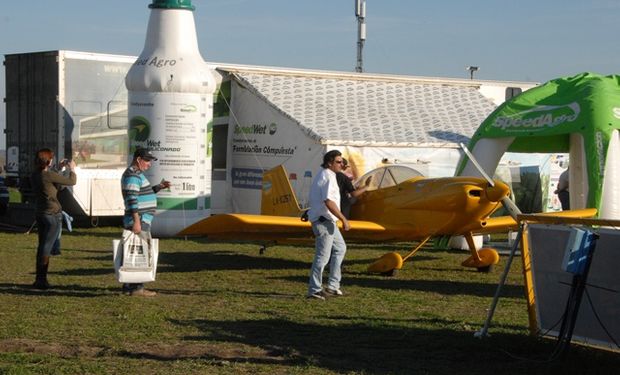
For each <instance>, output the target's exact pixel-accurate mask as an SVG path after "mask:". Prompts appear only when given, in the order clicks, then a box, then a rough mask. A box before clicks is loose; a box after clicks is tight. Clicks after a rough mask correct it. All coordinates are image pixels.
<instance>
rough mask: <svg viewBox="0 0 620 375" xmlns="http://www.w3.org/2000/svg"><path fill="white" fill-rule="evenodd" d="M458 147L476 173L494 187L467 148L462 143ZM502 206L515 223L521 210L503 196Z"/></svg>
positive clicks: (493, 183) (493, 182)
mask: <svg viewBox="0 0 620 375" xmlns="http://www.w3.org/2000/svg"><path fill="white" fill-rule="evenodd" d="M459 146H460V147H461V149H462V150H463V152H464V153H465V155H467V157H468V158H469V161H471V163H472V164H473V165H474V167H476V169H477V170H478V172H480V174H481V175H482V177H484V179H485V180H487V182H488V183H489V185H491V186H492V187H494V186H495V181H493V179H492V178H491V177H489V175H488V174H487V173H486V172H485V171H484V169H482V167H481V166H480V164H479V163H478V160H476V158H475V157H474V155H473V154H472V153H471V152H470V151H469V150H468V149H467V146H465V145H464V144H463V143H459ZM502 205H503V206H504V208H505V209H506V211H508V214H509V215H510V216H512V218H513V219H515V221H517V215H519V214H520V213H521V210H520V209H519V207H517V205H516V204H515V202H513V201H512V200H511V199H510V197H508V196H505V197H503V198H502Z"/></svg>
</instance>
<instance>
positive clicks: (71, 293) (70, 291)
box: [0, 284, 120, 298]
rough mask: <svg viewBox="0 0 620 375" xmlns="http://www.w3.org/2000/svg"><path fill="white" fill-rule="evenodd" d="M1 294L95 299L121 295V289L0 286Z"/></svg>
mask: <svg viewBox="0 0 620 375" xmlns="http://www.w3.org/2000/svg"><path fill="white" fill-rule="evenodd" d="M0 294H13V295H22V296H41V297H58V296H63V297H81V298H95V297H102V296H108V295H110V294H120V287H119V288H94V287H85V286H81V285H54V286H53V287H52V288H51V289H48V290H39V289H34V288H33V287H32V285H31V284H0Z"/></svg>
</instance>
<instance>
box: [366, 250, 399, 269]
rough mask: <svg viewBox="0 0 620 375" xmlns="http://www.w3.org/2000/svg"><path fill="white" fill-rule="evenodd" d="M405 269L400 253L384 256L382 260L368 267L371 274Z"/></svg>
mask: <svg viewBox="0 0 620 375" xmlns="http://www.w3.org/2000/svg"><path fill="white" fill-rule="evenodd" d="M402 267H403V258H402V257H401V256H400V254H399V253H396V252H392V253H387V254H385V255H383V256H382V257H381V258H379V259H377V260H376V261H374V262H373V263H372V264H371V265H369V266H368V272H370V273H378V274H383V273H388V272H392V271H394V270H396V269H400V268H402Z"/></svg>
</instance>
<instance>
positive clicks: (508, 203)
mask: <svg viewBox="0 0 620 375" xmlns="http://www.w3.org/2000/svg"><path fill="white" fill-rule="evenodd" d="M502 205H503V206H504V208H505V209H506V211H508V215H510V216H512V218H513V219H515V221H516V222H518V220H517V215H519V214H521V210H520V209H519V207H517V205H516V204H515V202H513V201H512V199H510V197H504V198H502Z"/></svg>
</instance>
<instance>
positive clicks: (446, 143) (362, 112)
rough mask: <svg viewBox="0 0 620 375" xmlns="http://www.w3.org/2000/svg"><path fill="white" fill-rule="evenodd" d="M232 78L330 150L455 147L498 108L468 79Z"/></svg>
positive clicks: (242, 74)
mask: <svg viewBox="0 0 620 375" xmlns="http://www.w3.org/2000/svg"><path fill="white" fill-rule="evenodd" d="M233 76H234V77H235V79H236V80H237V82H239V84H241V85H242V86H243V87H245V88H246V89H248V90H250V91H252V92H254V93H255V94H256V95H258V96H260V97H262V98H263V99H264V100H266V101H267V102H269V103H270V104H271V105H272V106H274V107H275V108H277V109H278V110H279V111H281V112H283V113H284V114H285V115H287V116H288V117H289V118H291V119H293V120H294V121H295V122H297V123H298V124H299V126H300V127H302V128H303V129H304V130H305V131H306V133H307V134H308V135H309V136H310V137H312V138H314V139H315V140H317V141H319V142H320V143H322V144H326V145H338V146H342V145H348V146H384V147H385V146H388V147H390V146H391V147H450V148H456V147H458V144H459V143H461V142H465V143H467V142H469V140H470V137H471V135H472V134H473V133H474V131H475V130H476V129H477V127H478V125H479V124H480V122H481V121H482V120H483V119H484V118H485V117H486V116H488V114H489V113H491V112H492V111H493V110H494V109H495V107H496V106H495V104H494V103H493V102H492V101H491V100H490V99H489V98H486V97H485V96H484V95H482V94H481V93H480V92H479V86H480V85H479V84H476V83H469V82H456V81H454V82H450V81H449V80H443V81H440V80H436V81H435V82H431V81H428V80H427V81H424V80H415V79H395V78H393V77H392V78H390V79H381V78H378V77H364V78H357V79H355V78H351V77H337V76H330V75H324V76H321V75H317V74H314V75H310V74H305V75H303V74H297V75H292V74H278V73H272V72H270V73H264V72H260V73H258V72H243V71H237V72H235V73H234V75H233Z"/></svg>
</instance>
